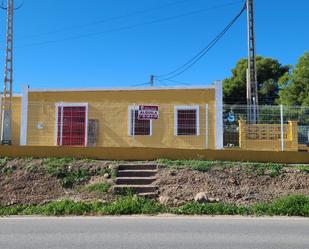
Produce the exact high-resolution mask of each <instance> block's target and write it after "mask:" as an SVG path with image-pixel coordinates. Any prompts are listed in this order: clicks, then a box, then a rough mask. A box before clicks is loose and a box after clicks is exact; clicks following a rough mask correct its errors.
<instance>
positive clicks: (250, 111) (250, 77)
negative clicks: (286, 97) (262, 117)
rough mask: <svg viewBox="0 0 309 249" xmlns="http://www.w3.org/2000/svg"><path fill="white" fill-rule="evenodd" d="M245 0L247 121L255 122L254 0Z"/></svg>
mask: <svg viewBox="0 0 309 249" xmlns="http://www.w3.org/2000/svg"><path fill="white" fill-rule="evenodd" d="M246 1H247V18H248V21H247V22H248V69H247V122H248V123H250V124H256V123H258V119H259V99H258V83H257V70H256V48H255V29H254V0H246Z"/></svg>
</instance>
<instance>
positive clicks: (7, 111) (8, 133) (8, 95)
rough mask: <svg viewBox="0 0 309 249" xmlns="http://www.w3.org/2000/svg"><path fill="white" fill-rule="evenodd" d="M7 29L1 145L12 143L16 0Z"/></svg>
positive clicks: (9, 9)
mask: <svg viewBox="0 0 309 249" xmlns="http://www.w3.org/2000/svg"><path fill="white" fill-rule="evenodd" d="M2 8H3V9H6V10H7V27H6V56H5V70H4V87H3V98H2V101H1V103H2V104H1V120H2V124H1V143H2V144H7V145H11V143H12V94H13V90H12V89H13V20H14V0H8V1H7V6H6V8H4V7H3V6H2Z"/></svg>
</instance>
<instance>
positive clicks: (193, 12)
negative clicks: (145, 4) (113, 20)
mask: <svg viewBox="0 0 309 249" xmlns="http://www.w3.org/2000/svg"><path fill="white" fill-rule="evenodd" d="M239 2H240V1H234V2H230V3H226V4H222V5H217V6H214V7H211V8H204V9H200V10H195V11H191V12H186V13H183V14H179V15H175V16H170V17H166V18H160V19H156V20H152V21H148V22H143V23H138V24H134V25H129V26H123V27H119V28H115V29H110V30H105V31H101V32H94V33H88V34H83V35H78V36H72V37H68V38H64V39H58V40H50V41H45V42H37V43H33V44H28V45H24V46H22V47H31V46H40V45H47V44H53V43H59V42H65V41H71V40H76V39H81V38H87V37H91V36H98V35H103V34H108V33H113V32H118V31H124V30H131V29H134V28H137V27H141V26H146V25H151V24H156V23H161V22H167V21H171V20H174V19H179V18H182V17H186V16H191V15H196V14H200V13H203V12H206V11H210V10H214V9H219V8H224V7H227V6H231V5H235V4H236V3H239ZM241 2H242V1H241Z"/></svg>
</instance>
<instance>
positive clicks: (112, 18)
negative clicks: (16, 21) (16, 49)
mask: <svg viewBox="0 0 309 249" xmlns="http://www.w3.org/2000/svg"><path fill="white" fill-rule="evenodd" d="M188 1H190V0H181V1H176V2H172V3H168V4H164V5H161V6H158V7H154V8H149V9H144V10H137V11H134V12H131V13H128V14H125V15H119V16H114V17H110V18H105V19H101V20H98V21H94V22H89V23H85V24H80V25H74V26H69V27H63V28H60V29H56V30H53V31H49V32H46V33H42V34H37V35H28V36H23V37H20V38H18V40H21V39H29V38H37V37H42V36H47V35H53V34H57V33H61V32H64V31H69V30H74V29H80V28H85V27H89V26H94V25H99V24H102V23H106V22H110V21H116V20H120V19H124V18H127V17H133V16H136V15H142V14H145V13H149V12H153V11H156V10H160V9H165V8H168V7H172V6H174V5H178V4H182V3H185V2H188Z"/></svg>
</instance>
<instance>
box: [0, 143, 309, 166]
mask: <svg viewBox="0 0 309 249" xmlns="http://www.w3.org/2000/svg"><path fill="white" fill-rule="evenodd" d="M0 157H33V158H44V157H74V158H93V159H105V160H155V159H160V158H167V159H175V160H176V159H200V160H220V161H243V162H274V163H309V153H308V152H295V151H286V152H275V151H246V150H236V149H235V150H232V149H231V150H203V149H172V148H170V149H168V148H136V147H130V148H120V147H118V148H111V147H110V148H104V147H96V148H81V147H52V146H50V147H47V146H42V147H41V146H40V147H39V146H37V147H35V146H0Z"/></svg>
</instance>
